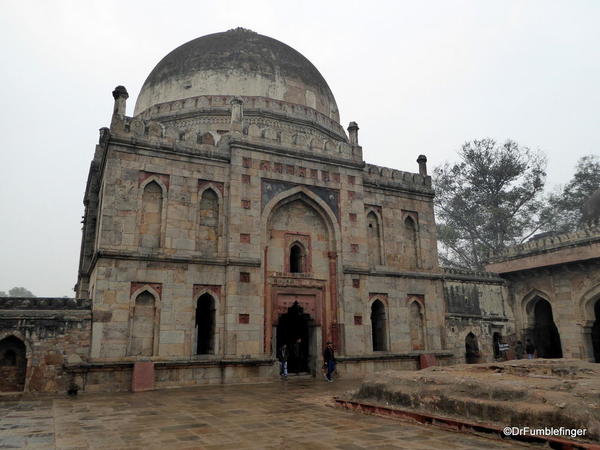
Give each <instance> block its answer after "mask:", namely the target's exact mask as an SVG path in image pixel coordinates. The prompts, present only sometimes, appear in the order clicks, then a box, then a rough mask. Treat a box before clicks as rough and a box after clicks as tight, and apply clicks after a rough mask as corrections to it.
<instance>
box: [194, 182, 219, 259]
mask: <svg viewBox="0 0 600 450" xmlns="http://www.w3.org/2000/svg"><path fill="white" fill-rule="evenodd" d="M222 211H223V194H222V193H221V189H219V187H218V186H216V185H215V184H214V183H207V184H206V185H204V186H202V187H201V188H200V189H199V191H198V214H197V220H196V250H198V251H199V252H200V253H202V254H203V255H209V256H216V255H217V254H219V253H220V251H221V245H222V239H221V236H222V235H223V227H224V225H223V217H224V216H223V214H222Z"/></svg>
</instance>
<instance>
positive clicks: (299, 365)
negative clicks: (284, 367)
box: [290, 338, 304, 375]
mask: <svg viewBox="0 0 600 450" xmlns="http://www.w3.org/2000/svg"><path fill="white" fill-rule="evenodd" d="M302 353H303V352H302V339H300V338H298V339H296V342H294V343H293V344H292V359H293V364H294V367H293V370H294V372H295V373H296V375H298V374H299V373H300V372H301V371H302V370H304V367H303V356H304V355H303V354H302ZM290 370H291V369H290Z"/></svg>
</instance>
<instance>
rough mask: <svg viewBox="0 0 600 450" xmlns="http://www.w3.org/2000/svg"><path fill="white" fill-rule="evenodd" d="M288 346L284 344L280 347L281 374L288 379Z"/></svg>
mask: <svg viewBox="0 0 600 450" xmlns="http://www.w3.org/2000/svg"><path fill="white" fill-rule="evenodd" d="M288 353H289V352H288V348H287V345H286V344H283V345H282V346H281V348H280V349H279V355H278V359H279V375H280V376H281V377H282V378H283V379H286V380H287V376H288V366H287V365H288Z"/></svg>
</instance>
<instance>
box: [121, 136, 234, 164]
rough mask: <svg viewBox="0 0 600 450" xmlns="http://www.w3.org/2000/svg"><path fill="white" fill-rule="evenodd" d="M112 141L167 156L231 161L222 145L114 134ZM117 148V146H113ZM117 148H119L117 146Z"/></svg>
mask: <svg viewBox="0 0 600 450" xmlns="http://www.w3.org/2000/svg"><path fill="white" fill-rule="evenodd" d="M110 143H111V144H113V145H115V144H116V145H118V147H121V148H126V149H135V150H136V151H137V150H147V151H151V152H158V153H163V154H164V155H165V156H166V157H167V158H168V157H169V156H171V157H172V156H174V155H177V156H184V157H188V158H200V159H203V160H213V161H218V162H221V163H223V162H226V163H229V162H230V159H231V158H230V154H229V150H227V149H223V148H221V147H214V146H206V147H207V148H199V147H188V146H186V145H185V144H182V143H181V142H179V141H177V142H174V143H173V144H170V145H168V144H167V143H166V142H152V141H150V140H146V139H140V138H139V137H123V136H113V137H111V139H110ZM112 149H115V147H112ZM116 149H117V150H118V149H119V148H116Z"/></svg>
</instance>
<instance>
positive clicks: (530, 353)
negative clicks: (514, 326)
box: [525, 338, 535, 359]
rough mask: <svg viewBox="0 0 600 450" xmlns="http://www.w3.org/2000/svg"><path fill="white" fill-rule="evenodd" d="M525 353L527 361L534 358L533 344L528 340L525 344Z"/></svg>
mask: <svg viewBox="0 0 600 450" xmlns="http://www.w3.org/2000/svg"><path fill="white" fill-rule="evenodd" d="M525 352H526V353H527V359H533V358H535V345H533V342H531V340H530V339H529V338H528V339H527V342H526V343H525Z"/></svg>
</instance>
